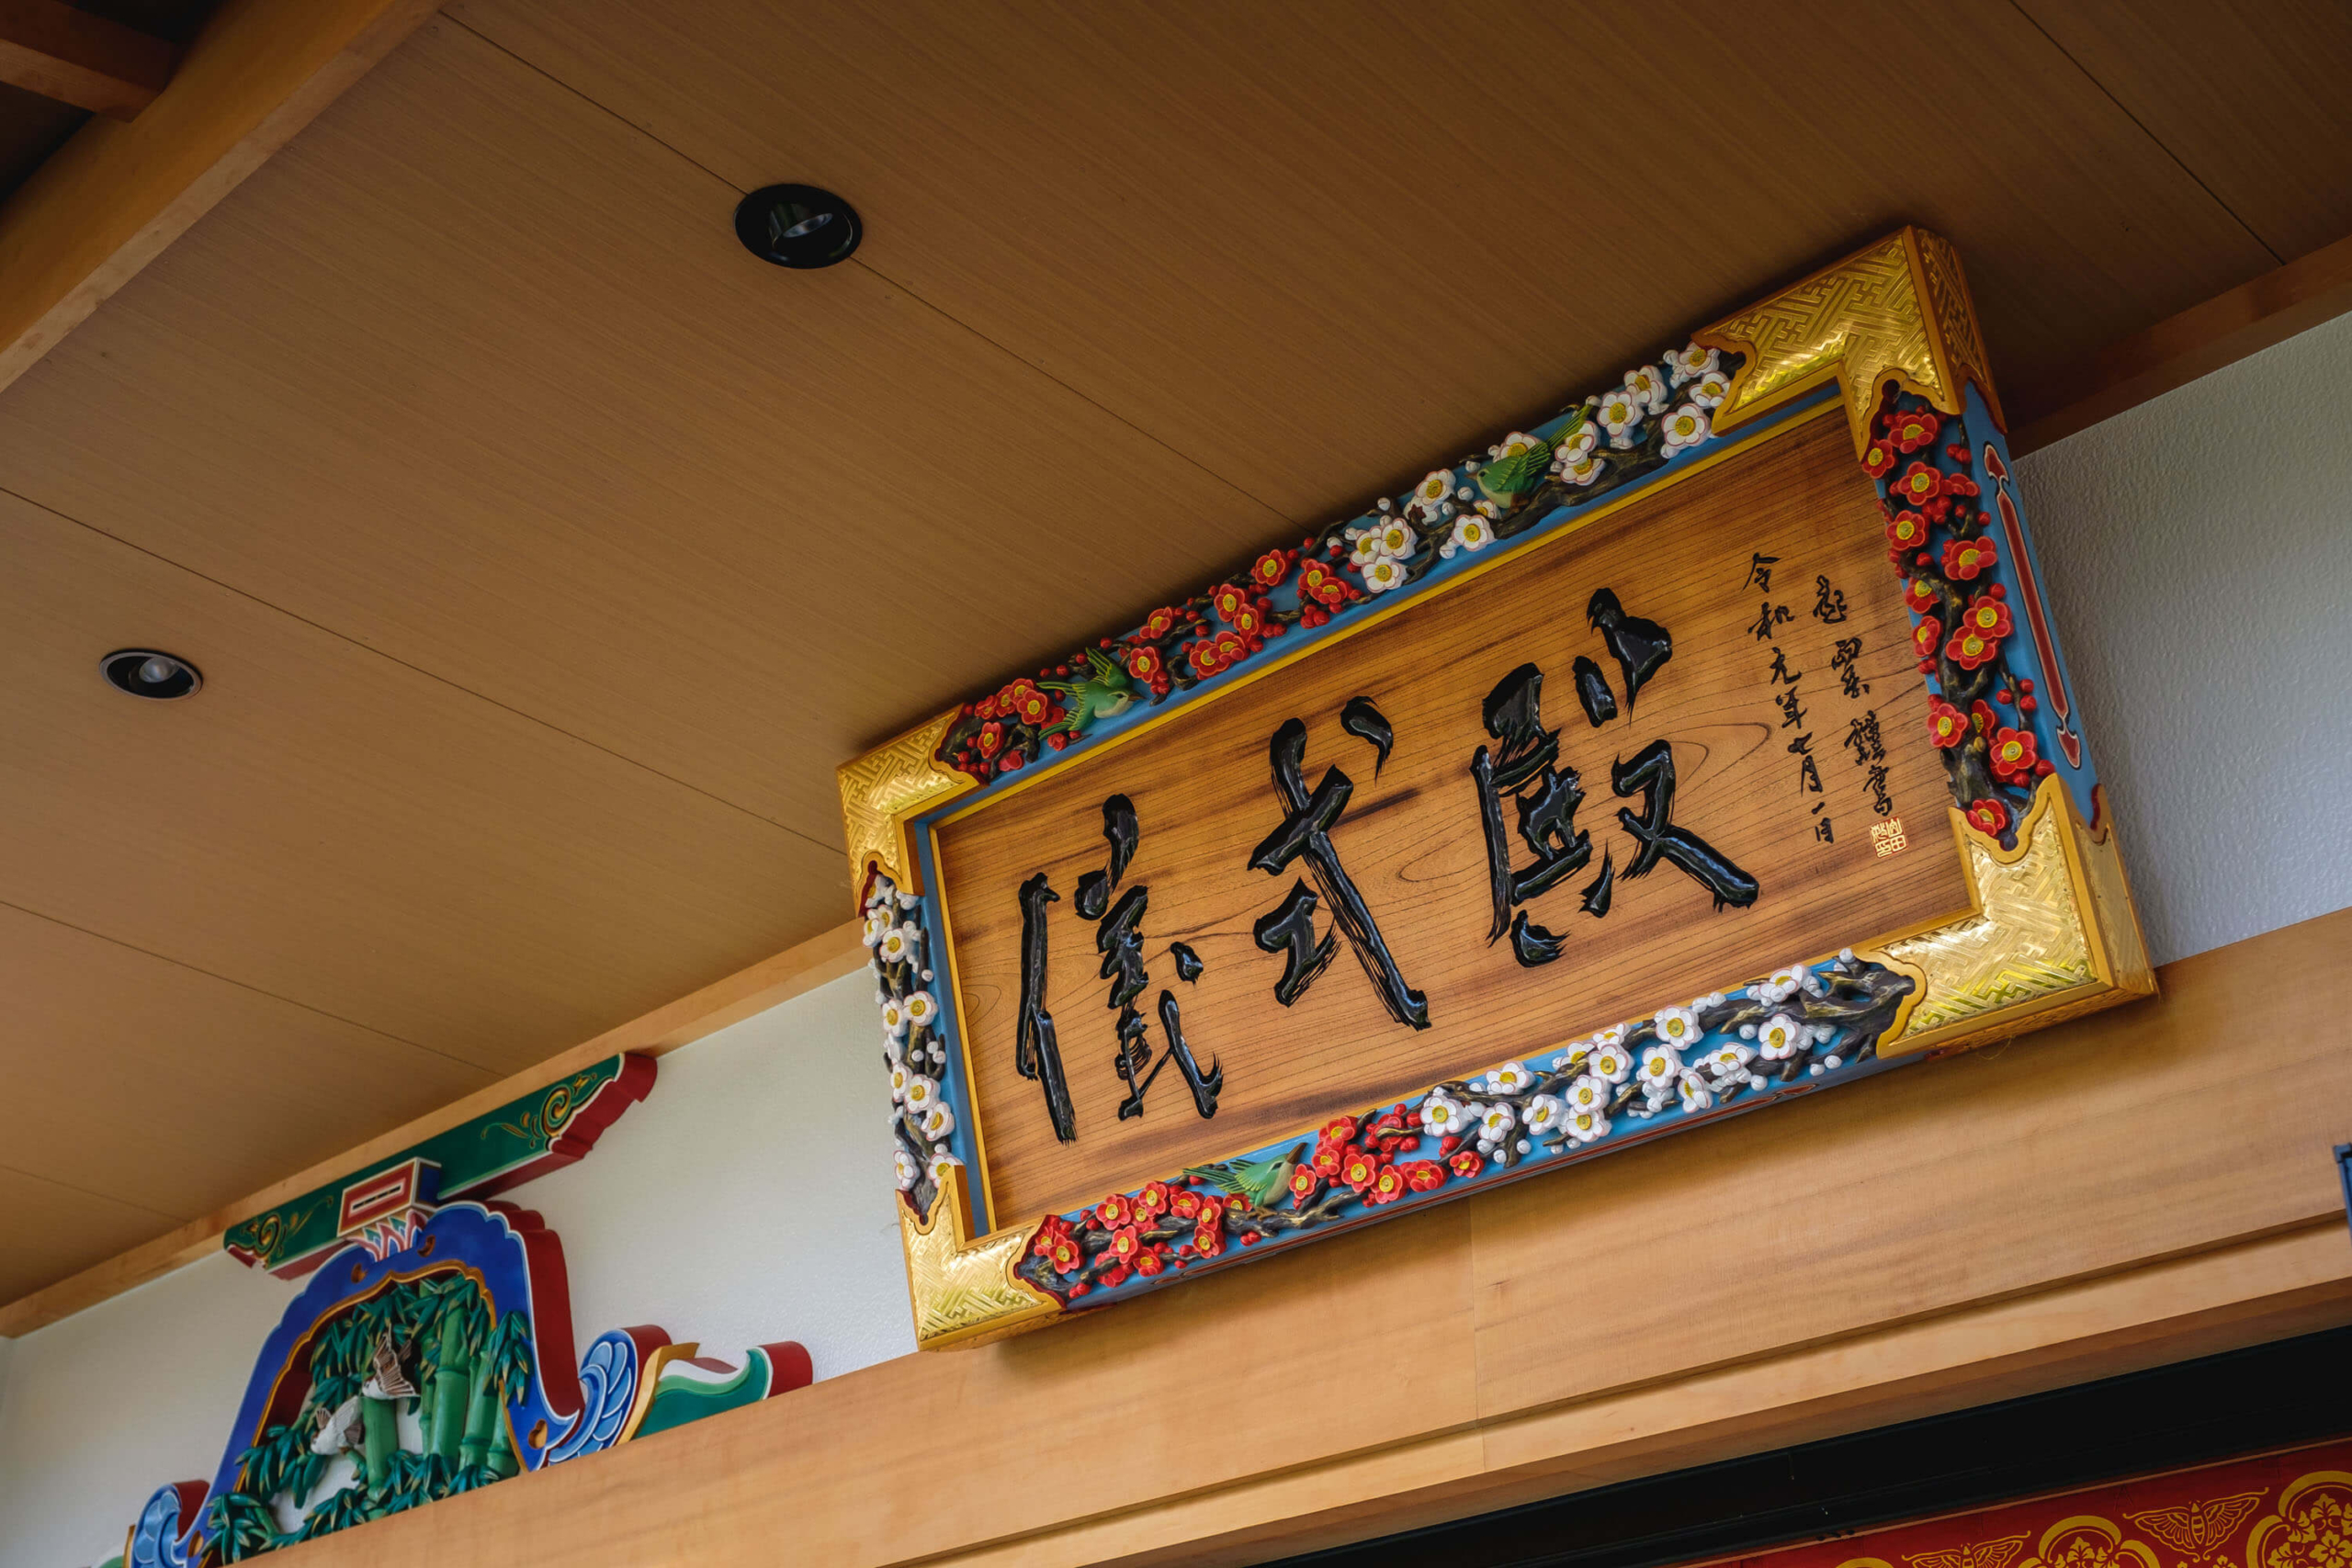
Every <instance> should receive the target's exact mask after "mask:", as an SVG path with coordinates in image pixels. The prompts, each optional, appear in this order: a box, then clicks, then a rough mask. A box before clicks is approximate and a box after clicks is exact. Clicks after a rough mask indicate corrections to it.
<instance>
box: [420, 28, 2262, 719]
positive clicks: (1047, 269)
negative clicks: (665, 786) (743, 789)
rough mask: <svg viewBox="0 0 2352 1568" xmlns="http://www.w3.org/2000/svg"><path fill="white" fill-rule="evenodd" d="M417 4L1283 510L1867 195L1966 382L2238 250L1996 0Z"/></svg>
mask: <svg viewBox="0 0 2352 1568" xmlns="http://www.w3.org/2000/svg"><path fill="white" fill-rule="evenodd" d="M2174 9H2177V11H2178V12H2179V13H2181V14H2183V15H2185V16H2186V15H2190V14H2193V10H2192V7H2190V6H2186V5H2182V6H2177V7H2174ZM447 14H448V15H449V16H450V17H454V18H455V19H457V20H458V21H460V22H462V23H464V24H465V25H467V26H469V27H472V28H479V29H481V31H482V32H483V33H484V34H486V35H488V36H489V37H492V38H494V39H497V40H498V41H499V42H500V43H502V44H503V45H504V46H505V47H507V48H510V49H513V50H515V51H516V52H517V53H519V54H520V55H522V56H523V57H524V58H526V59H527V60H529V61H531V62H533V63H535V64H537V65H538V66H540V67H541V68H543V69H545V70H547V71H548V72H550V73H553V74H554V75H556V76H557V77H559V78H560V79H561V80H562V81H564V82H566V83H568V84H570V85H572V86H573V87H575V88H577V89H579V90H580V91H581V92H582V93H585V94H586V95H587V96H590V97H592V98H594V100H596V101H597V102H599V103H601V104H604V105H605V106H607V107H610V108H612V109H613V110H614V111H615V112H616V113H617V114H619V115H621V116H623V117H625V118H628V120H629V121H630V122H631V123H632V124H636V125H639V126H643V127H646V128H647V129H648V130H650V132H651V133H652V134H654V135H658V136H660V137H662V139H663V140H664V141H668V142H669V143H671V144H672V145H673V146H676V147H678V148H680V149H682V150H683V151H684V152H686V153H687V154H688V155H690V156H692V157H693V158H695V160H696V161H697V162H698V163H700V164H703V165H704V166H706V167H707V168H709V169H712V170H714V171H716V172H717V173H718V175H720V176H721V177H723V178H725V179H726V180H727V181H729V183H730V184H731V185H734V186H739V187H742V188H747V189H748V188H751V187H752V186H759V185H763V184H765V183H767V182H768V181H771V180H775V179H784V178H809V179H815V180H817V181H819V182H820V183H829V184H831V185H832V186H835V187H837V188H839V189H841V190H842V191H845V192H848V193H851V194H852V195H853V196H854V199H855V200H856V201H857V202H858V203H859V207H860V210H861V212H863V213H864V214H865V218H866V222H867V239H866V242H865V247H864V249H863V250H861V251H860V253H859V254H858V257H857V261H858V262H859V263H860V264H862V265H866V266H868V267H870V268H871V269H872V270H873V271H874V272H875V273H876V274H877V275H879V276H883V277H887V278H888V279H890V280H892V281H894V282H896V283H898V284H900V285H902V286H904V287H905V288H907V289H909V290H910V291H911V292H912V293H913V294H915V295H916V296H918V297H920V298H922V299H925V300H928V301H930V302H931V303H932V304H933V305H935V306H937V307H939V308H940V309H942V310H946V311H948V312H949V313H951V314H953V315H954V316H956V319H958V320H960V321H967V322H969V323H970V324H971V325H972V326H973V327H974V328H976V329H977V330H978V331H979V332H981V333H985V334H986V335H987V336H988V337H989V339H991V340H992V341H994V342H997V343H1000V344H1004V345H1005V346H1006V347H1008V348H1009V349H1011V350H1012V352H1014V353H1016V354H1018V355H1021V356H1022V357H1023V358H1025V359H1027V360H1029V361H1030V362H1032V363H1034V364H1036V365H1040V366H1043V367H1045V368H1046V369H1047V370H1048V371H1050V372H1051V373H1052V374H1054V375H1055V376H1057V378H1061V379H1063V380H1065V381H1067V382H1068V383H1069V385H1071V386H1073V387H1075V388H1077V389H1079V390H1080V391H1081V392H1083V393H1085V394H1086V395H1087V396H1089V397H1091V398H1092V399H1094V400H1097V401H1099V402H1100V403H1102V404H1103V406H1104V407H1106V408H1109V409H1111V410H1113V411H1114V412H1117V413H1119V414H1120V415H1122V416H1123V417H1125V418H1126V419H1128V420H1131V421H1133V422H1134V423H1136V424H1137V425H1139V426H1141V427H1143V428H1144V429H1146V430H1148V431H1150V432H1151V433H1152V434H1154V435H1155V436H1158V437H1159V438H1160V439H1162V440H1164V441H1166V442H1168V443H1169V444H1170V446H1173V447H1174V448H1175V449H1176V450H1178V451H1180V452H1182V453H1185V454H1187V455H1188V456H1190V457H1193V458H1195V459H1197V460H1198V461H1200V462H1202V463H1203V464H1204V465H1206V466H1207V467H1208V468H1211V469H1212V470H1214V471H1215V472H1216V473H1218V474H1220V475H1222V476H1224V477H1225V478H1226V479H1229V480H1231V481H1232V482H1233V483H1235V484H1236V485H1238V486H1239V487H1240V488H1242V489H1244V490H1246V491H1249V492H1250V494H1252V495H1254V496H1257V497H1259V498H1260V499H1261V500H1262V501H1264V502H1267V503H1269V504H1271V505H1272V506H1274V507H1277V508H1279V509H1281V510H1282V511H1283V512H1284V513H1288V514H1289V515H1290V516H1292V517H1294V518H1295V519H1298V520H1300V521H1302V522H1313V521H1317V520H1320V518H1321V517H1322V516H1323V515H1324V514H1325V513H1329V512H1331V511H1333V510H1334V509H1343V508H1344V509H1352V508H1356V507H1360V506H1362V505H1363V503H1364V502H1366V501H1367V499H1368V498H1369V496H1370V495H1371V494H1373V493H1375V491H1374V487H1375V485H1376V484H1379V483H1383V482H1388V483H1389V488H1390V489H1391V490H1394V489H1397V488H1400V487H1401V484H1403V483H1409V482H1410V480H1411V479H1414V478H1416V477H1418V473H1419V469H1418V468H1408V465H1410V464H1413V463H1414V462H1415V460H1416V459H1417V458H1421V457H1424V456H1425V455H1426V456H1434V455H1435V454H1436V453H1437V452H1439V451H1444V450H1458V449H1460V448H1461V447H1462V446H1464V445H1465V444H1467V443H1469V442H1472V441H1476V442H1478V443H1481V444H1483V443H1485V442H1487V441H1491V440H1493V439H1494V438H1495V437H1496V436H1497V435H1498V434H1501V433H1502V432H1503V431H1504V430H1506V429H1508V428H1510V424H1511V423H1512V422H1513V421H1516V420H1519V419H1521V418H1522V417H1524V416H1526V415H1528V414H1530V413H1531V412H1535V411H1538V410H1542V409H1548V408H1550V407H1551V406H1553V405H1552V401H1551V400H1554V399H1555V398H1556V397H1557V396H1558V394H1560V393H1561V392H1563V391H1567V390H1570V389H1574V390H1577V391H1578V392H1581V391H1583V390H1587V389H1590V390H1599V389H1600V388H1601V387H1602V386H1603V385H1606V384H1608V383H1611V382H1613V381H1614V380H1615V379H1616V378H1617V377H1618V376H1619V375H1620V374H1621V373H1622V372H1623V370H1624V369H1625V368H1626V367H1628V366H1630V365H1634V364H1636V363H1639V361H1640V358H1641V356H1642V355H1647V354H1652V353H1655V352H1656V351H1657V349H1658V347H1659V346H1660V345H1661V344H1665V343H1666V342H1667V341H1668V339H1669V338H1670V337H1672V335H1673V334H1675V333H1681V332H1684V331H1686V330H1688V328H1689V327H1690V326H1691V324H1693V323H1694V322H1697V321H1704V320H1706V319H1708V318H1709V317H1710V316H1711V315H1713V314H1714V313H1718V312H1720V311H1722V310H1731V309H1734V308H1736V307H1737V306H1739V305H1740V304H1742V303H1744V302H1746V301H1747V300H1749V299H1754V298H1756V296H1757V294H1758V291H1759V288H1761V287H1762V286H1763V285H1765V284H1766V283H1767V282H1768V281H1774V280H1783V279H1792V278H1793V277H1795V276H1802V275H1803V274H1804V272H1806V271H1809V270H1810V269H1811V268H1812V267H1814V266H1815V265H1819V264H1820V263H1822V262H1825V261H1827V260H1830V259H1832V258H1833V257H1835V256H1836V255H1838V254H1842V253H1843V252H1844V251H1846V250H1848V249H1849V248H1850V247H1851V246H1853V245H1854V244H1856V243H1860V242H1861V241H1863V240H1865V239H1867V238H1868V237H1870V236H1871V235H1873V234H1877V233H1882V232H1884V231H1887V230H1889V229H1892V228H1893V227H1894V226H1895V225H1897V224H1899V223H1904V222H1917V223H1922V224H1925V225H1927V226H1928V227H1930V228H1933V229H1934V230H1936V231H1938V232H1939V233H1942V234H1945V235H1947V236H1949V237H1950V238H1951V239H1952V240H1953V241H1954V242H1955V243H1957V244H1958V245H1959V247H1960V250H1961V254H1962V256H1963V257H1965V258H1966V261H1967V265H1968V270H1969V276H1970V281H1971V282H1972V284H1973V286H1974V288H1975V291H1976V296H1977V300H1978V303H1979V304H1980V306H1981V307H1982V309H1983V312H1984V316H1985V328H1986V335H1987V338H1988V340H1989V344H1990V347H1991V350H1992V355H1993V361H1994V366H1995V369H1996V374H1997V375H1998V377H1999V378H2000V379H2001V381H2002V383H2003V385H2004V386H2005V387H2013V386H2016V385H2020V384H2023V383H2027V382H2030V381H2032V380H2033V379H2034V378H2037V377H2039V376H2041V375H2042V374H2044V373H2045V372H2047V371H2049V370H2051V369H2052V368H2054V367H2058V366H2060V365H2063V364H2064V363H2065V362H2066V361H2067V360H2069V359H2071V358H2073V357H2075V355H2079V354H2081V353H2085V352H2087V351H2088V350H2089V349H2090V348H2092V347H2093V346H2095V345H2097V344H2103V343H2105V342H2107V341H2109V340H2110V339H2112V338H2114V337H2117V336H2120V335H2121V334H2123V333H2127V332H2131V331H2133V330H2136V329H2137V328H2139V327H2142V326H2144V325H2146V324H2147V323H2148V322H2150V321H2154V320H2156V319H2158V318H2160V317H2163V316H2166V315H2169V314H2171V313H2172V312H2174V311H2176V310H2180V309H2182V308H2184V307H2186V306H2188V305H2189V304H2192V303H2194V302H2195V301H2197V300H2199V299H2205V298H2208V297H2210V296H2211V295H2212V294H2214V293H2216V292H2219V291H2220V290H2221V289H2222V288H2229V287H2231V286H2232V285H2233V284H2236V283H2239V282H2242V281H2243V280H2245V278H2247V277H2249V276H2253V275H2254V274H2255V273H2256V272H2258V271H2260V270H2262V269H2263V268H2264V267H2266V266H2267V265H2271V263H2272V261H2273V258H2272V257H2271V256H2270V255H2269V254H2268V253H2267V251H2265V250H2264V249H2263V247H2262V246H2261V245H2260V244H2259V243H2257V242H2256V240H2255V239H2254V238H2253V237H2252V236H2250V235H2249V234H2247V233H2246V231H2245V229H2244V228H2243V227H2242V226H2241V225H2239V224H2238V222H2237V221H2236V220H2234V219H2233V218H2231V217H2230V215H2229V214H2228V213H2227V212H2226V211H2225V210H2224V209H2222V206H2221V205H2220V204H2219V203H2217V202H2216V201H2214V199H2213V198H2212V197H2211V195H2209V194H2208V193H2207V192H2206V191H2205V190H2203V189H2202V188H2201V187H2199V185H2198V184H2197V182H2196V181H2195V179H2193V178H2192V177H2191V176H2190V175H2188V174H2187V173H2185V172H2183V171H2182V169H2181V168H2180V167H2179V165H2178V164H2177V163H2176V162H2175V161H2174V160H2173V158H2172V157H2171V156H2170V155H2169V154H2168V153H2167V152H2165V150H2164V148H2163V147H2161V146H2160V145H2158V144H2157V143H2156V142H2155V141H2153V140H2152V139H2151V138H2150V137H2149V136H2148V134H2147V133H2146V132H2145V131H2144V130H2143V129H2142V128H2141V127H2140V126H2139V125H2137V124H2135V123H2134V122H2133V121H2132V119H2131V118H2130V117H2129V116H2128V115H2126V114H2125V113H2124V112H2123V111H2122V110H2120V109H2119V108H2118V107H2116V105H2115V104H2114V103H2113V102H2112V101H2111V100H2110V99H2109V97H2108V96H2107V95H2106V94H2105V93H2103V92H2102V91H2101V90H2100V89H2099V87H2098V85H2097V84H2096V83H2094V82H2092V81H2090V80H2088V79H2086V77H2085V76H2084V75H2083V74H2082V73H2081V72H2080V70H2079V69H2077V68H2076V67H2075V65H2074V64H2073V62H2070V61H2069V60H2068V59H2067V58H2066V57H2065V55H2064V53H2063V52H2062V51H2060V50H2058V49H2057V48H2056V47H2055V46H2053V45H2052V43H2051V42H2050V41H2049V39H2047V38H2046V37H2044V36H2043V35H2042V34H2041V32H2040V31H2039V30H2038V29H2036V28H2033V27H2032V26H2031V25H2030V23H2029V22H2028V21H2027V20H2026V19H2025V18H2024V17H2021V16H2019V15H2018V13H2017V12H2016V11H2015V10H2013V9H2011V8H2009V7H2007V6H1871V5H1867V4H1856V3H1853V0H1809V3H1806V4H1799V5H1788V4H1783V5H1774V6H1747V7H1731V8H1720V7H1719V8H1715V9H1712V10H1709V11H1707V12H1705V13H1704V14H1703V15H1702V14H1699V13H1693V12H1689V11H1685V10H1680V9H1675V8H1659V7H1631V8H1625V7H1608V6H1599V5H1568V6H1563V5H1557V4H1542V5H1539V4H1534V3H1532V0H1446V3H1444V4H1441V5H1413V4H1383V5H1376V6H1363V5H1359V4H1354V3H1352V0H1319V3H1315V4H1295V5H1284V6H1262V5H1253V4H1250V3H1248V0H1221V3H1219V4H1216V5H1212V6H1205V7H1204V6H1185V7H1180V8H1164V9H1159V10H1151V9H1148V8H1143V7H1128V8H1123V9H1120V10H1118V11H1116V12H1115V13H1104V12H1102V11H1100V10H1098V9H1093V8H1090V7H1087V6H1070V5H1066V4H1061V3H1057V0H1028V3H1024V4H1021V5H1017V6H986V7H975V6H959V5H956V4H954V3H953V0H933V3H929V4H920V5H903V4H876V3H874V0H824V3H820V4H809V5H797V6H771V5H765V4H763V3H761V0H707V3H706V4H703V5H699V6H693V7H691V8H689V9H687V10H686V11H684V12H681V11H680V10H679V8H678V7H676V6H673V5H670V4H666V3H665V0H458V3H457V4H455V5H453V6H450V7H449V10H448V13H447ZM1392 481H1393V482H1392ZM1036 651H1037V652H1038V653H1039V654H1041V655H1042V654H1046V653H1051V652H1057V651H1059V649H1053V648H1050V647H1046V646H1043V645H1037V646H1036ZM913 716H914V715H912V714H910V715H909V717H910V718H911V717H913Z"/></svg>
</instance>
